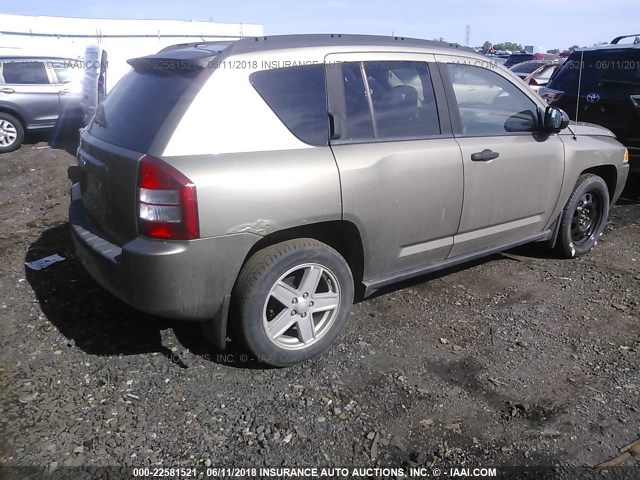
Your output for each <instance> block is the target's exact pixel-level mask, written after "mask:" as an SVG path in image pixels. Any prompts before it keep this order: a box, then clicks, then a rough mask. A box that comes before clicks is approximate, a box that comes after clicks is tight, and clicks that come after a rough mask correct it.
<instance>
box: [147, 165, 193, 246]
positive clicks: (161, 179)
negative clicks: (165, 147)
mask: <svg viewBox="0 0 640 480" xmlns="http://www.w3.org/2000/svg"><path fill="white" fill-rule="evenodd" d="M138 229H139V233H140V234H141V235H146V236H148V237H152V238H162V239H165V240H192V239H194V238H199V237H200V225H199V220H198V199H197V196H196V186H195V185H194V184H193V182H192V181H191V180H189V179H188V178H187V177H185V176H184V175H183V174H182V173H180V172H179V171H178V170H176V169H175V168H173V167H172V166H171V165H169V164H168V163H165V162H163V161H162V160H160V159H158V158H154V157H151V156H149V155H145V156H144V157H142V158H141V159H140V167H139V172H138Z"/></svg>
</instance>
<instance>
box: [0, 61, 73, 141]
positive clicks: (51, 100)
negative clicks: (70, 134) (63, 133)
mask: <svg viewBox="0 0 640 480" xmlns="http://www.w3.org/2000/svg"><path fill="white" fill-rule="evenodd" d="M78 65H79V64H78V60H75V59H70V58H57V57H56V58H54V57H26V56H0V153H5V152H11V151H13V150H16V149H18V148H20V145H21V144H22V142H23V140H24V135H25V132H31V131H36V130H47V129H52V128H53V127H54V126H55V125H56V122H57V121H58V118H60V117H61V116H62V115H63V114H64V118H65V120H66V119H69V120H71V119H72V118H75V117H77V118H81V116H82V115H81V108H80V97H81V86H80V85H81V84H80V79H81V76H82V74H83V72H84V70H83V69H82V68H77V67H78Z"/></svg>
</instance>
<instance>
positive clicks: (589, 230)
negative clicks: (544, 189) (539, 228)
mask: <svg viewBox="0 0 640 480" xmlns="http://www.w3.org/2000/svg"><path fill="white" fill-rule="evenodd" d="M608 215H609V189H608V188H607V184H606V183H605V182H604V180H602V178H600V177H598V176H597V175H592V174H585V175H580V177H579V178H578V182H577V183H576V186H575V188H574V189H573V193H572V194H571V197H569V200H568V201H567V205H566V206H565V207H564V210H563V212H562V217H561V220H560V230H559V231H558V239H557V242H556V246H557V248H558V250H559V252H560V253H561V254H562V255H563V256H564V257H566V258H573V257H579V256H581V255H584V254H585V253H588V252H589V251H590V250H591V249H592V248H593V247H595V246H596V244H597V243H598V240H599V239H600V237H601V236H602V232H604V229H605V227H606V225H607V217H608Z"/></svg>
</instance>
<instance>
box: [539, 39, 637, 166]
mask: <svg viewBox="0 0 640 480" xmlns="http://www.w3.org/2000/svg"><path fill="white" fill-rule="evenodd" d="M634 36H635V35H629V37H634ZM622 38H625V37H618V38H616V39H614V41H613V42H612V43H611V44H609V45H601V46H598V47H592V48H586V49H583V50H576V51H574V52H573V53H572V54H571V56H570V57H569V58H568V60H567V61H566V63H565V64H564V65H563V66H562V67H561V68H559V69H558V70H557V71H556V73H555V74H554V75H553V76H552V77H551V80H550V81H549V83H548V84H547V87H546V88H543V89H541V90H540V95H541V96H542V97H543V98H544V99H545V100H546V101H547V102H548V103H550V104H551V105H554V106H557V107H560V108H562V109H563V110H564V111H565V112H567V113H568V114H569V116H570V117H571V119H572V120H578V121H581V122H590V123H595V124H598V125H602V126H604V127H606V128H608V129H609V130H611V131H612V132H613V133H615V134H616V136H617V137H618V140H620V142H622V143H623V144H624V145H625V146H626V147H627V148H628V149H629V156H630V164H631V170H632V171H635V172H636V173H640V43H639V42H636V43H633V44H619V43H618V41H619V40H620V39H622ZM581 65H582V69H581V68H580V66H581ZM581 71H582V74H581ZM579 83H580V85H579ZM577 98H579V101H578V102H576V99H577ZM576 103H577V105H576ZM576 117H577V118H576Z"/></svg>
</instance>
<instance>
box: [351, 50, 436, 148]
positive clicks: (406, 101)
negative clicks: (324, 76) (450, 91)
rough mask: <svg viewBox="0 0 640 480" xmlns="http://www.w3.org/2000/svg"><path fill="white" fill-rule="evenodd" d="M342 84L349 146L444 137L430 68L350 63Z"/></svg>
mask: <svg viewBox="0 0 640 480" xmlns="http://www.w3.org/2000/svg"><path fill="white" fill-rule="evenodd" d="M363 74H364V75H365V76H366V82H367V84H366V86H365V84H364V79H363ZM342 81H343V86H344V97H345V109H344V110H345V122H344V126H343V127H344V132H343V135H342V138H343V139H344V140H363V139H364V140H367V139H378V140H395V139H397V140H401V139H417V138H424V137H429V136H433V135H439V134H440V122H439V119H438V108H437V106H436V99H435V93H434V90H433V84H432V83H431V76H430V75H429V68H428V66H427V64H426V63H425V62H412V61H387V62H364V63H363V64H362V65H361V64H359V63H346V64H343V66H342ZM371 112H373V117H372V116H371Z"/></svg>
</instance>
